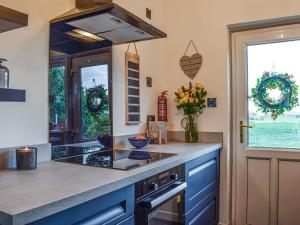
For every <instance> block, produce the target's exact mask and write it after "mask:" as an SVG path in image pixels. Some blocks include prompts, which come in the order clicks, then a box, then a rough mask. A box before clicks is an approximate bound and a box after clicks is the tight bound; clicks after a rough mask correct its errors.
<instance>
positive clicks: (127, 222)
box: [118, 216, 135, 225]
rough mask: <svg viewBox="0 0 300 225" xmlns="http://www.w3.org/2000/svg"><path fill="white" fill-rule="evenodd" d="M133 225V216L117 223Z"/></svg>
mask: <svg viewBox="0 0 300 225" xmlns="http://www.w3.org/2000/svg"><path fill="white" fill-rule="evenodd" d="M134 224H135V221H134V216H131V217H129V218H127V219H126V220H124V221H122V222H121V223H119V224H118V225H134Z"/></svg>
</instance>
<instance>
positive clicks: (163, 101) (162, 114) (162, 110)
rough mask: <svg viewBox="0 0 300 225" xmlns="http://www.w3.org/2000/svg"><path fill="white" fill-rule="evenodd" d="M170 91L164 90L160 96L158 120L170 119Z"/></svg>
mask: <svg viewBox="0 0 300 225" xmlns="http://www.w3.org/2000/svg"><path fill="white" fill-rule="evenodd" d="M167 93H168V91H163V92H162V93H161V95H160V96H159V97H158V121H168V99H167Z"/></svg>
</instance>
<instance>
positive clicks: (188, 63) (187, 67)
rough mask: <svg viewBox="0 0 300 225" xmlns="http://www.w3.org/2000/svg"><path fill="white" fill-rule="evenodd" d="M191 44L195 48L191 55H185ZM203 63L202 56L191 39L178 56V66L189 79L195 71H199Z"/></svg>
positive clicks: (193, 75) (193, 76)
mask: <svg viewBox="0 0 300 225" xmlns="http://www.w3.org/2000/svg"><path fill="white" fill-rule="evenodd" d="M191 45H192V46H193V47H194V49H195V51H196V52H195V53H194V54H193V55H192V56H188V55H186V53H187V51H188V50H189V48H190V46H191ZM202 63H203V57H202V55H201V54H200V53H199V52H198V50H197V48H196V46H195V44H194V42H193V41H192V40H191V41H190V42H189V44H188V46H187V48H186V50H185V52H184V54H183V56H182V57H181V58H180V66H181V69H182V71H183V72H184V74H185V75H187V76H188V77H189V78H190V79H192V80H193V79H194V78H195V76H196V75H197V73H198V72H199V70H200V68H201V66H202Z"/></svg>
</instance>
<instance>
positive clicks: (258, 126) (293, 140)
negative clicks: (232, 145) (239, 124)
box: [248, 117, 300, 149]
mask: <svg viewBox="0 0 300 225" xmlns="http://www.w3.org/2000/svg"><path fill="white" fill-rule="evenodd" d="M249 123H250V124H251V125H254V128H252V129H249V144H248V146H249V147H273V148H299V149H300V118H296V117H287V118H278V119H277V120H275V121H273V120H272V119H270V118H267V117H264V118H263V119H262V120H254V119H252V120H250V121H249Z"/></svg>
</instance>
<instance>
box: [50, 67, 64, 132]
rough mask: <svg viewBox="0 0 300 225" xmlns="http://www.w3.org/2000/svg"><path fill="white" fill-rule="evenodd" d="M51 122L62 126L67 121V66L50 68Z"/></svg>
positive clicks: (55, 125) (56, 125) (53, 124)
mask: <svg viewBox="0 0 300 225" xmlns="http://www.w3.org/2000/svg"><path fill="white" fill-rule="evenodd" d="M49 82H50V84H49V93H50V94H49V98H50V99H49V101H50V105H49V106H50V107H49V110H50V123H51V125H52V126H53V127H62V126H63V125H64V121H65V67H64V66H58V67H52V68H50V80H49Z"/></svg>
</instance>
